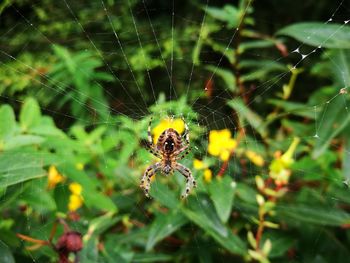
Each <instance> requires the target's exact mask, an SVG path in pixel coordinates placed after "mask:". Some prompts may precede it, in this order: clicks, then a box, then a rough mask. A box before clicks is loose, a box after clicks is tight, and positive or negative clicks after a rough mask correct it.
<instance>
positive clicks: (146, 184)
mask: <svg viewBox="0 0 350 263" xmlns="http://www.w3.org/2000/svg"><path fill="white" fill-rule="evenodd" d="M160 168H161V163H160V162H158V163H155V164H152V165H150V166H148V167H147V169H146V171H145V172H144V174H143V176H142V179H141V184H140V187H141V188H142V189H143V191H144V192H145V195H146V196H147V197H149V190H150V188H151V177H152V176H153V175H154V174H155V173H156V172H157V171H158V170H159V169H160Z"/></svg>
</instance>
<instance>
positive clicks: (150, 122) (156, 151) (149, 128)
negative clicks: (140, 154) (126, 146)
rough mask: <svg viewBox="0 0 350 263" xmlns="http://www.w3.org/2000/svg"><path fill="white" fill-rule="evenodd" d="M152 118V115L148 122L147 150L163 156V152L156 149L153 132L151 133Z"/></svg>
mask: <svg viewBox="0 0 350 263" xmlns="http://www.w3.org/2000/svg"><path fill="white" fill-rule="evenodd" d="M152 120H153V117H151V119H150V121H149V124H148V129H147V138H148V143H147V144H146V147H147V150H148V151H149V152H150V153H151V154H153V155H154V156H155V157H158V158H162V155H161V153H160V152H159V151H158V150H157V149H156V147H155V146H154V144H153V141H152V134H151V126H152Z"/></svg>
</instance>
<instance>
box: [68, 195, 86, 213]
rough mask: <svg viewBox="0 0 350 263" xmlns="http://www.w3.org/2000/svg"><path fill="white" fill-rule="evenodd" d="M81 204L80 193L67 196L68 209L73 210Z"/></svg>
mask: <svg viewBox="0 0 350 263" xmlns="http://www.w3.org/2000/svg"><path fill="white" fill-rule="evenodd" d="M82 205H83V198H82V197H81V196H80V195H75V194H72V195H70V196H69V204H68V210H69V211H71V212H73V211H76V210H78V209H79V208H80V207H81V206H82Z"/></svg>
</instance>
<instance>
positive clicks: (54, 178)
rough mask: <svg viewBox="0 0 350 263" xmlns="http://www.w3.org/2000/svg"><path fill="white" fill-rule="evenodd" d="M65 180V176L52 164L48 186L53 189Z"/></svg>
mask: <svg viewBox="0 0 350 263" xmlns="http://www.w3.org/2000/svg"><path fill="white" fill-rule="evenodd" d="M64 180H65V178H64V176H63V175H61V174H60V173H59V172H58V171H57V168H56V166H54V165H51V166H50V168H49V173H48V181H47V187H48V188H49V189H53V188H55V186H56V185H57V184H58V183H61V182H63V181H64Z"/></svg>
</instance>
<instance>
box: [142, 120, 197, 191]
mask: <svg viewBox="0 0 350 263" xmlns="http://www.w3.org/2000/svg"><path fill="white" fill-rule="evenodd" d="M152 119H153V118H151V120H150V122H149V125H148V131H147V132H148V143H147V144H146V147H147V149H148V151H149V152H150V153H152V154H153V155H154V156H156V157H158V158H159V159H160V161H159V162H157V163H155V164H152V165H150V166H148V167H147V169H146V171H145V172H144V174H143V177H142V179H141V185H140V187H141V188H142V189H143V190H144V192H145V195H146V196H147V197H149V190H150V187H151V177H152V176H153V175H154V174H156V173H157V172H158V171H161V172H162V173H163V174H164V175H166V176H168V175H169V174H172V173H173V172H174V171H179V172H180V173H181V174H182V175H183V176H185V178H186V189H185V192H184V193H183V194H182V196H181V197H182V198H186V197H187V196H188V194H189V192H190V189H191V188H192V187H196V186H197V184H196V181H195V179H194V178H193V176H192V172H191V171H190V169H188V168H187V167H185V166H183V165H182V164H180V163H178V162H177V161H178V160H181V159H183V158H184V157H185V156H186V155H187V154H188V153H189V152H190V150H191V148H190V136H189V129H188V126H187V124H186V122H185V121H184V123H185V132H184V134H183V136H182V137H181V136H180V134H179V133H178V132H177V131H176V130H174V129H173V128H169V129H166V130H165V131H163V132H162V134H161V135H160V136H159V138H158V140H157V143H156V145H154V144H153V141H152V136H151V124H152ZM183 139H184V140H183Z"/></svg>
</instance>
